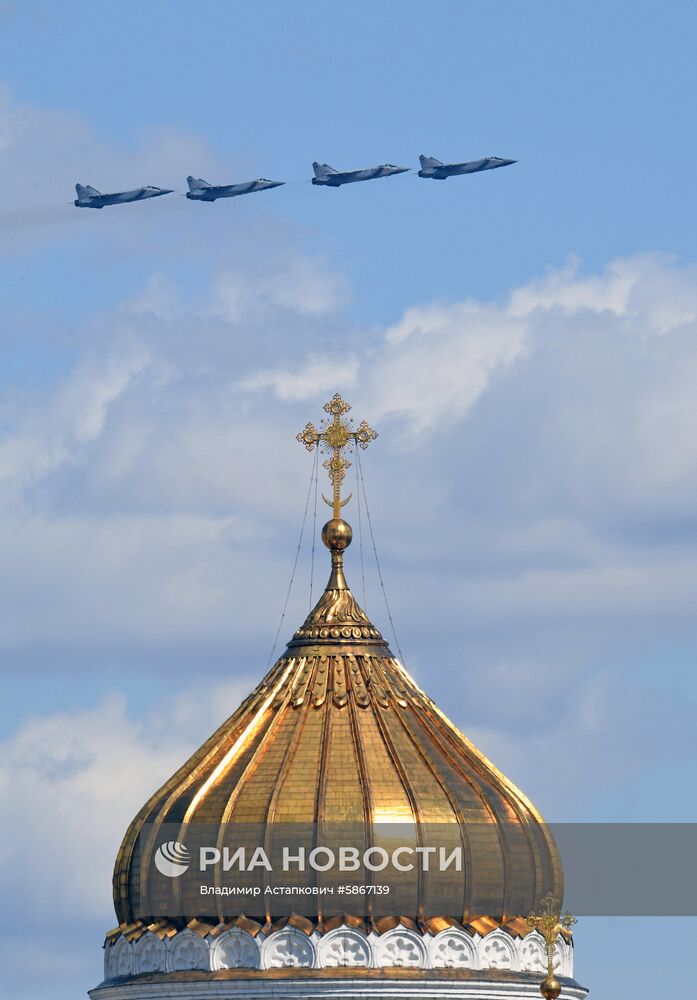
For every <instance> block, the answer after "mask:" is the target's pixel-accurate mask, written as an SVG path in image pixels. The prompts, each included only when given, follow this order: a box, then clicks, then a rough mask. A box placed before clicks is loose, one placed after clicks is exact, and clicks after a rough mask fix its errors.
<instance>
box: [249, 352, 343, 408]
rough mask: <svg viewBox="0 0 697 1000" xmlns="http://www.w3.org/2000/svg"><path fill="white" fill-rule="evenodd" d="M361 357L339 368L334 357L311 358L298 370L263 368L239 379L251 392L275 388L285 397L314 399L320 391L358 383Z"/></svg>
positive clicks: (276, 391)
mask: <svg viewBox="0 0 697 1000" xmlns="http://www.w3.org/2000/svg"><path fill="white" fill-rule="evenodd" d="M358 367H359V365H358V360H357V359H356V358H351V357H349V358H347V359H344V360H343V361H342V364H341V366H340V368H337V364H336V361H335V360H334V359H333V358H329V357H321V358H311V359H310V360H309V362H307V363H305V364H304V365H303V366H302V367H301V368H298V370H297V371H278V372H273V371H268V372H265V371H261V372H255V374H254V375H248V376H247V377H246V378H243V379H241V380H240V382H239V386H240V388H241V389H246V390H250V391H255V390H261V389H272V390H273V391H274V393H275V394H276V395H277V396H278V398H279V399H282V400H298V399H311V398H313V397H316V396H317V394H318V393H330V394H331V395H333V394H334V392H336V391H337V389H345V388H347V387H348V386H352V385H354V383H355V381H356V375H357V374H358Z"/></svg>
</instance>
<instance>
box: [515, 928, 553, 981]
mask: <svg viewBox="0 0 697 1000" xmlns="http://www.w3.org/2000/svg"><path fill="white" fill-rule="evenodd" d="M518 955H519V966H518V967H519V969H520V971H521V972H546V971H547V946H546V944H545V939H544V938H543V937H542V935H541V934H539V933H538V932H537V931H533V932H532V933H531V934H526V935H525V937H524V938H521V940H520V942H519V943H518Z"/></svg>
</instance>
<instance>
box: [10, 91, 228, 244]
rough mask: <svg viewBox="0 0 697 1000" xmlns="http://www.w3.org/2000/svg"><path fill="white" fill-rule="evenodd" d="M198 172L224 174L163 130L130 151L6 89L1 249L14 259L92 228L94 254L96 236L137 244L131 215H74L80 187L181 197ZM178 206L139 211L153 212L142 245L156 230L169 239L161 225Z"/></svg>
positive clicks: (211, 158) (189, 139)
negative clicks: (165, 190) (154, 190)
mask: <svg viewBox="0 0 697 1000" xmlns="http://www.w3.org/2000/svg"><path fill="white" fill-rule="evenodd" d="M192 167H196V169H199V170H209V169H210V170H211V172H212V173H213V174H214V175H215V174H216V173H219V172H220V171H221V165H220V163H219V161H218V160H217V157H216V156H215V155H214V154H213V153H212V151H211V150H210V148H209V147H208V146H207V144H206V143H205V142H203V141H202V140H201V139H200V138H199V137H198V136H197V135H195V134H193V133H190V132H184V131H178V130H175V129H158V130H154V131H151V132H150V133H148V135H147V136H142V137H140V139H139V141H138V140H137V141H136V142H135V143H134V144H133V147H132V148H129V147H127V146H126V145H117V144H114V143H110V142H107V141H105V139H104V138H103V137H102V136H101V135H100V134H99V133H98V132H97V131H96V130H95V129H94V128H92V126H91V125H90V124H89V123H88V122H86V121H85V120H84V119H82V118H81V117H79V116H78V115H76V114H71V113H68V112H64V111H56V110H53V109H47V108H43V107H39V106H36V105H33V104H30V103H27V102H24V101H20V100H17V99H16V98H15V97H14V96H13V94H12V93H11V92H10V91H9V90H8V89H7V88H6V87H3V86H2V85H0V249H5V250H9V251H11V252H12V253H16V252H17V251H18V250H19V249H21V248H22V247H23V246H24V245H25V244H26V243H27V242H29V241H31V243H32V244H33V243H36V242H37V241H40V240H45V239H53V238H55V237H56V235H58V234H60V236H61V237H62V238H65V237H66V235H68V234H72V235H75V234H77V233H79V232H83V231H84V229H83V227H85V226H87V227H92V228H91V232H92V235H93V243H92V251H91V252H92V254H94V248H95V242H94V238H95V235H96V234H97V233H99V234H100V236H99V238H101V239H111V240H118V241H122V242H125V243H126V244H128V243H131V244H132V241H133V239H134V237H133V233H132V232H131V229H132V217H131V221H130V222H129V219H128V211H127V212H126V214H125V215H124V214H123V213H122V212H118V211H116V212H114V211H109V210H106V211H105V212H88V211H87V210H83V209H80V210H78V209H76V208H75V207H74V206H73V200H74V198H75V183H76V182H78V181H79V182H80V183H82V184H91V185H92V186H93V187H96V188H97V189H98V190H100V191H123V190H130V189H131V188H136V187H140V186H142V185H146V184H153V185H155V186H158V187H169V188H174V189H175V190H176V189H180V188H181V187H182V184H185V178H186V176H187V174H188V173H190V171H191V169H192ZM180 200H181V199H179V198H178V196H177V195H176V194H173V195H168V196H167V197H166V198H162V199H157V201H156V202H155V201H154V202H152V203H150V204H149V205H147V206H146V205H141V206H139V207H140V208H141V209H147V211H146V212H144V213H143V212H141V214H140V225H139V227H138V236H137V240H138V241H140V242H142V240H143V238H144V234H148V231H149V225H150V224H152V222H155V224H156V225H157V226H158V227H159V228H160V230H162V229H163V228H164V229H165V230H166V231H167V233H168V238H169V239H171V233H170V231H169V227H167V226H164V223H163V220H164V218H165V216H166V215H167V214H168V213H171V212H174V213H175V214H176V210H177V208H178V207H179V202H180ZM168 201H169V208H168V207H167V206H166V202H168ZM187 207H188V206H187ZM150 210H154V213H155V214H153V212H152V211H150ZM163 213H164V214H163ZM95 216H96V217H98V218H95ZM107 220H108V221H107ZM149 220H151V221H149Z"/></svg>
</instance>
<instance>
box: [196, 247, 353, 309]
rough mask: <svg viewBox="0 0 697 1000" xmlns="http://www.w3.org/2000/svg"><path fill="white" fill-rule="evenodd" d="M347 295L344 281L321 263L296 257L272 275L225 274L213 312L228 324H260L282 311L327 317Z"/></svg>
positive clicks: (218, 283) (237, 272)
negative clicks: (252, 321)
mask: <svg viewBox="0 0 697 1000" xmlns="http://www.w3.org/2000/svg"><path fill="white" fill-rule="evenodd" d="M346 294H347V293H346V287H345V283H344V282H343V281H342V279H341V278H340V277H339V276H338V275H336V274H333V273H332V272H330V271H329V270H327V269H326V268H325V267H324V266H322V265H321V264H320V263H319V262H318V261H314V260H310V259H308V258H306V257H292V258H286V259H285V260H283V261H282V262H281V266H280V267H279V266H276V267H275V268H274V270H272V271H271V272H270V273H263V274H243V273H241V272H240V271H239V270H236V271H228V272H224V273H222V274H221V275H220V276H219V277H218V279H217V281H216V283H215V288H214V301H213V305H212V307H211V310H210V311H211V314H212V315H213V316H214V317H216V318H218V319H222V320H225V321H226V322H228V323H240V322H244V321H246V320H250V319H251V320H254V321H259V320H263V319H265V318H269V317H270V315H272V314H273V313H274V312H278V311H286V312H290V313H296V314H298V315H300V316H323V315H324V314H326V313H330V312H333V311H334V310H335V309H337V308H338V307H339V306H341V305H343V303H344V301H345V299H346Z"/></svg>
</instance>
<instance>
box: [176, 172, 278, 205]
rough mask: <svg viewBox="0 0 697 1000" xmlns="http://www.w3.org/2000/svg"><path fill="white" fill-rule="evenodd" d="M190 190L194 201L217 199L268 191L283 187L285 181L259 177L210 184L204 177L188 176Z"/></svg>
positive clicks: (188, 196) (189, 196) (187, 193)
mask: <svg viewBox="0 0 697 1000" xmlns="http://www.w3.org/2000/svg"><path fill="white" fill-rule="evenodd" d="M186 181H187V184H188V185H189V190H188V191H187V192H186V197H187V198H190V199H191V200H192V201H215V200H216V198H235V197H237V195H238V194H251V193H252V191H268V190H269V189H270V188H277V187H281V186H282V185H283V184H285V181H267V180H266V178H265V177H258V178H257V179H256V180H255V181H245V182H244V183H243V184H209V183H208V181H204V180H203V178H202V177H187V178H186Z"/></svg>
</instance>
